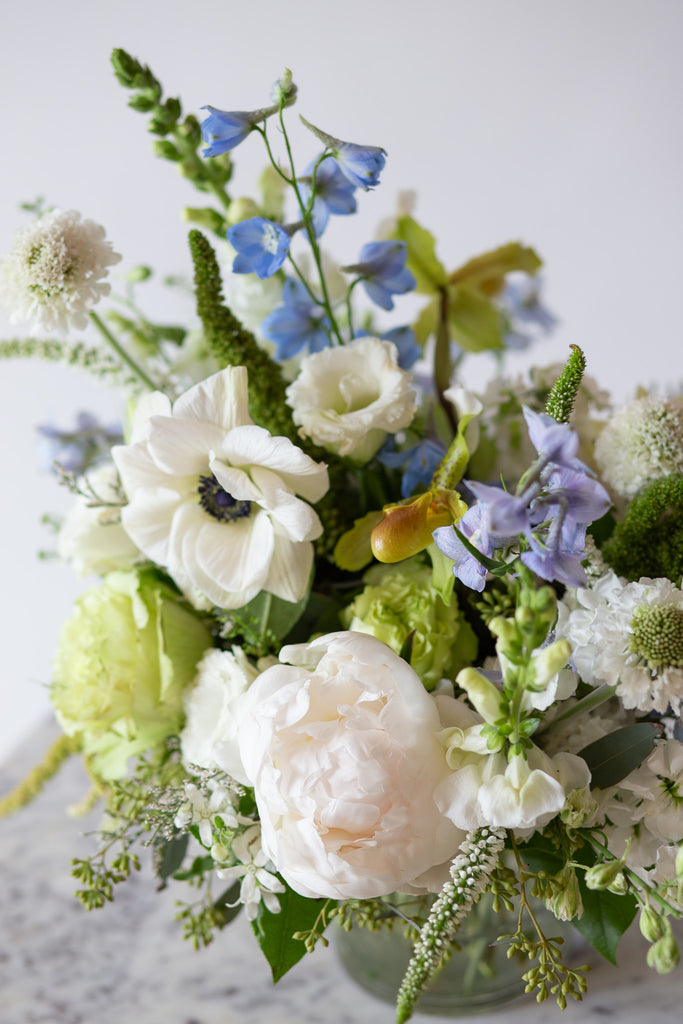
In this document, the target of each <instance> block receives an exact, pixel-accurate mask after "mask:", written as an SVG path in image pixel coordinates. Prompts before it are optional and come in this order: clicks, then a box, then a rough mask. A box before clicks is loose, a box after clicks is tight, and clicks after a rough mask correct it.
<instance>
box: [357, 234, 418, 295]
mask: <svg viewBox="0 0 683 1024" xmlns="http://www.w3.org/2000/svg"><path fill="white" fill-rule="evenodd" d="M407 259H408V250H407V248H406V244H405V242H396V241H386V242H368V243H367V244H366V245H364V246H363V248H362V249H361V251H360V259H359V261H358V263H353V264H351V266H348V267H342V270H343V271H344V272H345V273H347V274H358V276H359V277H360V279H361V283H362V285H363V287H364V288H365V291H366V292H367V295H368V298H369V299H370V300H371V301H372V302H374V303H375V304H376V305H378V306H381V307H382V309H393V308H394V300H393V297H392V296H394V295H404V294H405V293H406V292H409V291H412V290H413V288H414V287H415V278H414V277H413V275H412V273H411V272H410V270H408V268H407V267H406V261H407Z"/></svg>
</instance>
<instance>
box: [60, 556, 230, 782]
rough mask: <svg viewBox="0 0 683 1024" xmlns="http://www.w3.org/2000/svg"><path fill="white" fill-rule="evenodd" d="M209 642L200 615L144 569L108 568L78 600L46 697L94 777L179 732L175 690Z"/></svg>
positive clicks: (179, 692) (118, 771)
mask: <svg viewBox="0 0 683 1024" xmlns="http://www.w3.org/2000/svg"><path fill="white" fill-rule="evenodd" d="M210 646H211V634H210V633H209V631H208V629H207V628H206V626H205V625H204V624H203V622H202V621H201V619H200V618H199V617H198V616H197V615H196V614H195V613H194V612H192V611H191V610H190V609H189V608H187V607H185V606H184V605H183V604H182V603H181V601H179V599H178V595H177V593H176V592H175V591H173V590H172V589H171V587H169V586H166V585H165V584H163V583H160V582H159V580H158V579H157V578H156V577H155V575H154V574H153V573H151V572H148V573H144V572H143V573H135V572H115V573H111V574H110V575H109V576H107V577H106V579H105V582H104V584H103V585H102V586H99V587H92V588H91V589H90V590H87V591H86V592H85V593H84V594H83V595H82V596H81V597H79V598H78V600H77V601H76V605H75V608H74V612H73V614H72V616H71V618H69V619H68V620H67V621H66V622H65V624H64V626H63V628H62V632H61V634H60V637H59V641H58V644H57V652H56V655H55V660H54V666H53V668H54V677H53V678H54V681H53V684H52V688H51V691H50V696H51V699H52V703H53V704H54V707H55V711H56V713H57V718H58V720H59V722H60V724H61V726H62V728H63V729H64V732H66V733H67V735H69V736H78V737H79V738H80V739H81V741H82V744H83V750H84V752H85V753H86V754H88V755H91V758H92V762H91V763H92V768H93V770H94V771H95V772H96V773H97V774H98V775H100V776H101V777H102V778H105V779H115V778H121V777H122V776H123V775H124V774H125V771H126V765H127V761H128V758H129V757H131V756H132V755H133V754H138V753H141V752H142V751H144V750H147V749H149V748H150V747H153V746H154V745H156V744H157V743H160V742H161V741H162V740H163V739H165V738H166V737H167V736H170V735H173V734H174V733H177V732H179V731H180V728H181V726H182V722H183V691H184V689H185V687H186V686H187V684H188V683H190V682H191V681H192V679H194V675H195V666H196V664H197V662H198V661H199V659H200V657H201V656H202V654H203V653H204V651H205V650H206V649H207V648H208V647H210Z"/></svg>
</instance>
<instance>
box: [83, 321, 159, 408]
mask: <svg viewBox="0 0 683 1024" xmlns="http://www.w3.org/2000/svg"><path fill="white" fill-rule="evenodd" d="M90 319H91V320H92V322H93V323H94V325H95V327H96V328H97V330H98V331H99V332H100V334H101V335H102V337H103V338H104V340H105V341H106V342H107V344H108V345H109V346H110V347H111V348H112V349H113V350H114V352H115V353H116V355H117V356H118V357H119V359H120V360H121V361H122V362H123V363H125V364H126V366H127V367H128V369H129V370H132V372H133V373H134V374H135V376H136V377H137V378H138V380H139V381H140V382H141V383H142V384H144V385H145V387H146V388H149V390H150V391H159V390H160V388H159V387H158V386H157V385H156V384H155V383H154V381H153V380H152V379H151V377H149V376H148V375H147V374H146V373H145V371H144V370H143V368H142V367H141V366H140V364H139V363H137V362H136V361H135V359H133V357H132V356H131V355H129V354H128V352H126V350H125V349H124V348H123V346H122V345H121V344H120V342H118V341H117V339H116V338H115V337H114V335H113V334H112V333H111V331H110V330H109V328H108V327H107V325H106V324H105V323H104V322H103V321H102V320H100V318H99V316H98V315H97V313H95V312H94V311H93V310H91V311H90Z"/></svg>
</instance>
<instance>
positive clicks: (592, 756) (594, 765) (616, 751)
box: [579, 722, 661, 789]
mask: <svg viewBox="0 0 683 1024" xmlns="http://www.w3.org/2000/svg"><path fill="white" fill-rule="evenodd" d="M659 735H661V728H660V727H659V726H658V725H654V724H652V723H651V722H639V723H638V724H637V725H627V726H625V727H624V728H623V729H617V730H616V731H615V732H611V733H609V735H607V736H603V737H602V738H601V739H599V740H596V741H595V743H589V744H588V746H587V747H584V748H583V750H580V751H579V757H582V758H583V759H584V761H585V762H586V764H587V765H588V767H589V768H590V772H591V785H592V786H594V787H597V788H598V789H607V788H609V786H616V785H617V783H618V782H621V780H622V779H625V778H626V776H627V775H629V774H630V773H631V772H632V771H633V770H634V769H635V768H637V767H638V765H640V764H642V762H643V761H644V760H645V758H646V757H647V756H648V755H649V754H650V753H651V752H652V749H653V747H654V745H655V740H656V739H657V737H658V736H659Z"/></svg>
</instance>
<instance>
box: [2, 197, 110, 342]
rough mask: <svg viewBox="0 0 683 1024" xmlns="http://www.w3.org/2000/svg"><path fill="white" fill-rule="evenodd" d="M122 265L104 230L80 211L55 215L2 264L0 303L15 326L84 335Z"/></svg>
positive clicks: (19, 241) (22, 237) (23, 236)
mask: <svg viewBox="0 0 683 1024" xmlns="http://www.w3.org/2000/svg"><path fill="white" fill-rule="evenodd" d="M120 259H121V257H120V255H119V254H118V253H116V252H114V250H113V249H112V246H111V243H110V242H107V241H106V240H105V237H104V228H103V227H101V226H100V225H99V224H96V223H95V222H94V221H92V220H82V219H81V215H80V213H77V212H76V211H75V210H66V211H65V210H53V211H52V212H51V213H46V214H44V215H43V216H42V217H41V218H40V219H39V220H37V221H35V223H33V224H31V225H30V226H29V227H27V228H24V229H23V230H22V231H20V232H19V233H18V235H17V237H16V240H15V243H14V248H13V249H12V251H11V252H10V253H9V255H8V256H6V257H5V258H4V259H3V260H2V261H1V262H0V302H2V305H3V306H4V307H5V308H6V310H7V312H8V314H9V318H10V321H11V322H12V323H28V324H32V325H33V326H34V327H36V328H38V329H42V330H45V331H66V330H67V329H68V328H69V327H77V328H79V329H81V330H82V329H83V328H84V327H87V324H88V317H87V313H88V312H89V310H90V309H92V307H93V306H94V305H95V304H96V303H97V302H99V300H100V299H101V298H102V296H103V295H108V294H109V291H110V286H109V284H108V283H107V282H106V281H105V280H104V278H105V277H106V276H107V272H108V268H109V267H111V266H112V265H113V264H115V263H118V262H119V261H120Z"/></svg>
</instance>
